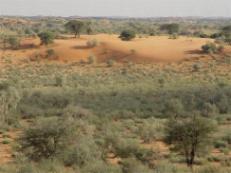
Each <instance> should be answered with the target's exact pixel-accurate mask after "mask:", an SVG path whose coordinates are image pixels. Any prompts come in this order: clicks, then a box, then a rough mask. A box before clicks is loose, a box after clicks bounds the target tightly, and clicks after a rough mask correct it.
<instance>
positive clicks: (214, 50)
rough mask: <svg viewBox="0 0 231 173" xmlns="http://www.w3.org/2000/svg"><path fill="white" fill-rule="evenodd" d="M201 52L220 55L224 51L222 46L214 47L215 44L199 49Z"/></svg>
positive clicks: (208, 44)
mask: <svg viewBox="0 0 231 173" xmlns="http://www.w3.org/2000/svg"><path fill="white" fill-rule="evenodd" d="M201 49H202V51H203V52H204V53H209V54H211V53H221V52H223V50H224V46H222V45H218V46H217V45H216V44H215V43H206V44H205V45H203V46H202V47H201Z"/></svg>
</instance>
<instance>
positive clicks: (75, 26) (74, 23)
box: [65, 20, 85, 38]
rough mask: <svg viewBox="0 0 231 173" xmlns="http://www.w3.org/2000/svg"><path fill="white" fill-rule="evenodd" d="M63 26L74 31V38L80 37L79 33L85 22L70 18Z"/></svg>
mask: <svg viewBox="0 0 231 173" xmlns="http://www.w3.org/2000/svg"><path fill="white" fill-rule="evenodd" d="M65 27H66V29H67V30H68V31H70V32H71V33H74V35H75V38H76V37H77V36H78V37H80V33H81V31H82V30H83V29H84V27H85V24H84V22H83V21H81V20H71V21H69V22H68V23H66V24H65Z"/></svg>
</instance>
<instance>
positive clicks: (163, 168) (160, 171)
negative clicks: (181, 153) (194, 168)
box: [154, 161, 187, 173]
mask: <svg viewBox="0 0 231 173" xmlns="http://www.w3.org/2000/svg"><path fill="white" fill-rule="evenodd" d="M186 172H187V171H185V170H182V169H181V168H178V167H177V166H175V165H173V164H171V163H168V162H164V161H162V162H160V163H158V164H156V165H155V167H154V173H186Z"/></svg>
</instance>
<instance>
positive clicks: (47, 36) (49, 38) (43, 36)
mask: <svg viewBox="0 0 231 173" xmlns="http://www.w3.org/2000/svg"><path fill="white" fill-rule="evenodd" d="M38 36H39V38H40V40H41V45H48V44H51V43H53V41H54V38H55V36H54V34H53V33H52V32H49V31H44V32H41V33H39V34H38Z"/></svg>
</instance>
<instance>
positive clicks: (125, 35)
mask: <svg viewBox="0 0 231 173" xmlns="http://www.w3.org/2000/svg"><path fill="white" fill-rule="evenodd" d="M135 37H136V33H135V32H134V31H132V30H125V31H122V32H121V34H120V36H119V38H120V39H121V40H123V41H130V40H132V39H134V38H135Z"/></svg>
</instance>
